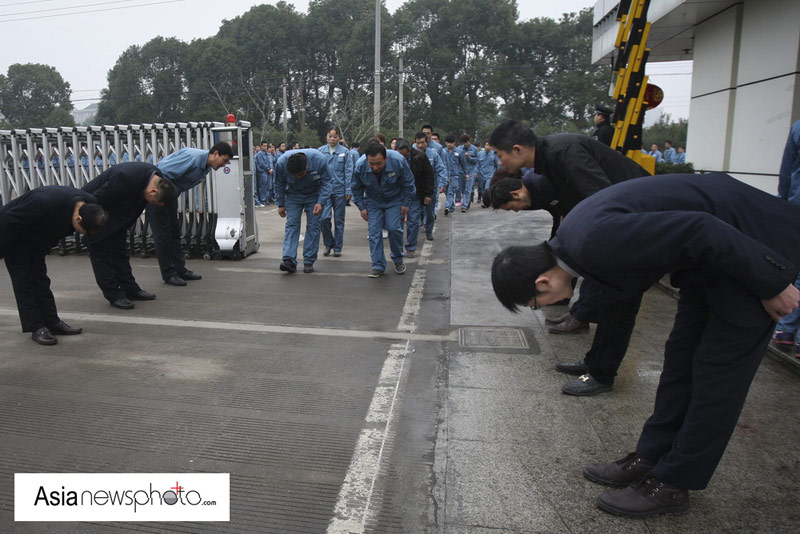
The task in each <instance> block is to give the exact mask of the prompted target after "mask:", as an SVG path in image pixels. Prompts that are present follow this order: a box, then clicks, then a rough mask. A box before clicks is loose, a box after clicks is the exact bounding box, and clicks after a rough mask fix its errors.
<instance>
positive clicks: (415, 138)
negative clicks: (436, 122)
mask: <svg viewBox="0 0 800 534" xmlns="http://www.w3.org/2000/svg"><path fill="white" fill-rule="evenodd" d="M423 137H424V138H425V140H426V141H427V139H428V136H427V135H425V134H424V133H422V132H417V133H415V134H414V141H416V140H417V139H422V138H423Z"/></svg>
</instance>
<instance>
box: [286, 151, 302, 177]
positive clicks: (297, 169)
mask: <svg viewBox="0 0 800 534" xmlns="http://www.w3.org/2000/svg"><path fill="white" fill-rule="evenodd" d="M286 170H287V171H288V172H289V173H290V174H299V173H301V172H303V171H304V170H306V155H305V154H303V153H302V152H295V153H294V154H292V155H291V156H289V159H288V160H287V161H286Z"/></svg>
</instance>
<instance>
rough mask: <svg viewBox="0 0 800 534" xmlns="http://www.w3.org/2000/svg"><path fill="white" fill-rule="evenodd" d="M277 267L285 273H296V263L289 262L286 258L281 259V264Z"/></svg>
mask: <svg viewBox="0 0 800 534" xmlns="http://www.w3.org/2000/svg"><path fill="white" fill-rule="evenodd" d="M278 268H279V269H280V270H281V271H283V272H285V273H296V272H297V265H295V264H294V263H292V262H290V261H288V260H283V261H282V262H281V264H280V265H279V266H278Z"/></svg>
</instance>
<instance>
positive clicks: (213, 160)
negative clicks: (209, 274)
mask: <svg viewBox="0 0 800 534" xmlns="http://www.w3.org/2000/svg"><path fill="white" fill-rule="evenodd" d="M232 157H233V149H232V148H231V145H229V144H228V143H225V142H224V141H220V142H219V143H216V144H215V145H214V146H212V147H211V150H201V149H199V148H182V149H180V150H178V151H177V152H173V153H172V154H170V155H169V156H167V157H166V158H164V159H162V160H161V161H159V162H158V164H157V165H156V167H158V170H159V173H160V174H161V176H162V177H163V178H165V179H167V180H169V181H170V182H172V183H173V184H174V185H175V187H176V188H177V189H178V192H179V193H183V192H185V191H188V190H189V189H191V188H193V187H195V186H196V185H197V184H199V183H200V182H202V181H203V180H205V178H206V175H207V174H208V171H210V170H211V169H214V170H217V169H219V168H220V167H224V166H225V165H227V164H228V161H230V159H231V158H232ZM179 196H180V195H176V196H175V197H174V198H171V199H169V200H167V201H166V202H165V203H164V205H163V206H157V205H155V204H148V205H147V206H146V207H145V212H146V213H147V219H148V221H149V223H150V228H151V229H152V230H153V241H154V242H155V246H156V256H157V257H158V266H159V268H160V269H161V278H163V279H164V282H165V283H166V284H169V285H171V286H178V287H182V286H185V285H186V280H200V279H201V278H203V277H202V276H201V275H199V274H196V273H193V272H192V271H190V270H188V269H187V268H186V259H185V258H184V255H183V250H181V218H180V216H179V215H178V197H179Z"/></svg>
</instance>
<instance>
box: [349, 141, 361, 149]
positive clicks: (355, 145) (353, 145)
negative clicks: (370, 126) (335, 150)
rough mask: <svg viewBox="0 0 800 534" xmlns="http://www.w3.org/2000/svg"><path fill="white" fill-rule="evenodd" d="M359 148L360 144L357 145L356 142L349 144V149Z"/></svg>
mask: <svg viewBox="0 0 800 534" xmlns="http://www.w3.org/2000/svg"><path fill="white" fill-rule="evenodd" d="M360 146H361V143H359V142H358V141H356V142H355V143H350V148H359V147H360Z"/></svg>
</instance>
